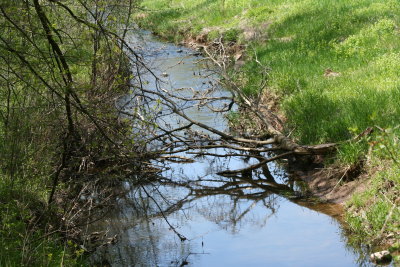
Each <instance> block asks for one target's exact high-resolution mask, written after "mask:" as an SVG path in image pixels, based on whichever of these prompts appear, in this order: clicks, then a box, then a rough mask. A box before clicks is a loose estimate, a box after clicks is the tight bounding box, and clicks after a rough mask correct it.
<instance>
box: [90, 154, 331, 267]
mask: <svg viewBox="0 0 400 267" xmlns="http://www.w3.org/2000/svg"><path fill="white" fill-rule="evenodd" d="M231 160H232V159H229V158H226V159H223V160H216V159H215V158H213V159H211V158H210V160H207V159H206V158H205V159H203V160H202V161H201V162H202V164H204V163H205V164H206V165H207V166H208V167H207V168H204V166H201V167H202V170H206V172H205V173H204V174H203V175H202V176H201V177H196V178H195V179H193V176H196V173H195V172H194V168H195V167H196V166H190V165H193V164H190V165H189V164H188V165H186V166H184V167H182V164H181V165H177V164H176V166H170V167H171V169H170V171H166V172H164V173H163V176H159V177H152V178H149V179H148V180H149V182H147V183H146V184H145V185H134V184H133V183H129V182H126V183H125V185H124V186H125V189H126V190H127V192H129V193H128V194H127V195H126V196H124V197H121V198H120V199H119V200H118V204H117V207H116V209H115V210H113V211H112V212H111V214H110V216H109V217H108V218H107V219H106V220H104V221H103V222H101V223H98V224H96V226H94V229H96V230H97V231H99V230H102V231H107V235H108V236H113V235H118V242H117V243H116V244H114V245H108V246H103V247H101V248H99V249H98V250H97V251H96V253H95V256H94V259H96V262H102V263H103V264H105V263H111V264H112V265H113V266H183V265H182V264H185V263H186V262H187V261H188V257H189V256H190V255H192V256H195V255H197V254H199V253H200V254H202V253H204V251H203V250H202V248H203V246H202V245H203V244H202V238H203V236H204V235H207V234H208V233H209V232H210V231H212V232H213V231H219V230H224V231H227V232H229V233H230V234H237V233H239V232H240V231H241V229H242V227H244V226H248V225H252V226H254V227H259V228H261V227H264V226H265V225H266V223H267V221H268V219H269V218H270V217H271V216H273V215H274V214H275V213H276V211H277V209H278V208H279V201H278V200H279V199H282V198H286V199H287V200H289V201H292V202H295V203H296V204H298V205H302V206H305V207H308V208H311V209H314V210H318V211H319V212H323V213H327V214H328V215H333V214H330V212H329V209H326V208H325V207H323V206H321V204H318V205H316V204H312V202H310V201H307V200H306V199H305V197H304V196H303V195H302V193H301V192H299V191H297V190H296V188H295V183H294V182H293V181H290V179H286V180H285V181H286V183H278V182H276V181H275V179H274V178H273V177H272V175H271V174H270V172H269V170H268V167H267V166H265V167H263V168H262V169H260V170H254V171H249V172H246V173H241V174H240V175H236V176H231V177H223V176H218V175H215V174H213V173H215V172H216V170H218V169H221V168H226V166H221V165H226V164H232V162H230V161H231ZM194 165H195V164H194ZM177 166H180V167H178V168H177ZM187 166H190V167H189V168H188V167H187ZM197 167H200V166H197ZM151 180H152V181H153V182H151ZM155 181H157V182H155ZM328 206H329V205H327V206H326V207H328ZM256 207H258V208H260V207H262V208H263V209H262V210H263V212H259V209H258V211H255V212H253V211H254V209H255V208H256ZM332 211H334V212H337V210H336V209H333V210H332ZM212 225H214V227H213V226H212ZM215 226H216V227H217V229H213V228H215ZM183 239H187V240H186V241H182V240H183Z"/></svg>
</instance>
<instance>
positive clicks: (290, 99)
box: [137, 0, 400, 243]
mask: <svg viewBox="0 0 400 267" xmlns="http://www.w3.org/2000/svg"><path fill="white" fill-rule="evenodd" d="M143 6H144V8H145V10H146V11H145V12H143V13H141V14H139V15H138V16H137V21H138V23H139V24H140V25H143V26H144V27H146V28H149V29H151V30H153V31H155V32H156V33H157V34H159V35H161V36H163V37H164V38H167V39H169V40H172V41H176V42H179V41H182V40H185V39H186V40H189V39H191V40H195V39H198V40H201V41H204V40H207V41H209V42H211V41H213V40H214V39H216V38H218V37H219V36H222V37H223V39H224V40H225V41H226V42H232V41H234V42H236V43H238V44H243V45H246V46H247V48H246V50H247V56H246V64H245V65H244V66H243V68H242V70H244V71H246V76H245V77H244V79H243V80H242V86H243V90H244V91H245V92H246V93H247V94H250V95H255V94H256V93H258V90H259V88H258V87H257V84H258V82H259V80H260V77H258V76H257V75H256V74H255V73H257V72H256V71H255V69H257V68H259V66H258V64H256V63H255V60H254V59H255V55H257V59H258V60H259V61H260V62H261V63H262V64H263V65H265V66H267V67H268V68H269V69H270V71H269V80H268V89H267V91H266V92H264V93H266V94H271V93H273V94H274V95H275V96H277V99H279V105H280V110H282V112H283V113H284V117H285V118H286V127H287V128H286V131H287V133H289V132H291V133H292V135H291V136H292V137H293V138H295V139H296V140H297V141H298V142H299V143H301V144H318V143H325V142H343V141H345V140H349V139H351V138H353V137H355V136H356V135H357V134H359V133H361V132H362V131H363V130H364V129H366V128H367V127H374V129H375V131H374V133H373V134H372V135H369V136H367V137H364V138H363V139H362V140H359V141H357V142H355V141H354V142H350V143H347V142H346V143H343V145H341V146H340V148H339V152H338V153H337V156H336V159H335V163H336V164H339V165H341V166H351V165H353V164H356V163H359V162H363V164H364V163H365V164H364V169H365V171H364V172H367V174H365V175H364V176H368V177H369V178H368V179H367V180H366V182H365V183H367V184H368V186H367V189H366V191H365V192H364V193H361V194H358V195H355V196H354V197H353V199H352V200H351V201H350V202H349V203H348V209H347V210H348V216H347V218H348V222H349V224H350V226H351V229H352V230H353V232H356V233H358V234H359V236H360V237H361V236H362V237H363V238H361V239H362V240H363V242H371V243H377V242H378V241H379V240H390V242H398V241H399V235H400V234H399V231H400V228H399V224H398V221H400V220H399V219H400V218H399V216H400V214H399V208H398V206H399V203H398V199H397V198H396V197H397V196H398V195H399V189H400V181H399V175H398V170H399V163H398V160H397V158H398V157H397V154H395V152H396V151H398V136H399V135H398V133H399V131H398V129H397V127H398V126H399V125H400V121H399V118H400V106H399V104H398V103H399V100H400V42H399V40H400V38H399V37H400V30H399V27H400V3H399V2H398V1H394V0H392V1H390V0H389V1H386V0H385V1H383V0H381V1H372V0H358V1H344V0H335V1H311V0H301V1H294V0H286V1H275V0H262V1H260V0H239V1H236V0H235V1H233V0H225V1H222V0H220V1H206V0H196V1H194V0H152V1H146V0H144V1H143ZM376 126H377V127H376ZM396 153H397V152H396ZM360 214H362V216H359V215H360ZM366 233H367V234H366Z"/></svg>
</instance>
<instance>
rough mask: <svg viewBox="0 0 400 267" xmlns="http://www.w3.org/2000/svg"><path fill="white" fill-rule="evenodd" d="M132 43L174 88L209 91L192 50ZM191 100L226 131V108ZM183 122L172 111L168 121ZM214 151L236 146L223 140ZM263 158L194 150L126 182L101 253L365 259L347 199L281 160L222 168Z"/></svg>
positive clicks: (100, 227)
mask: <svg viewBox="0 0 400 267" xmlns="http://www.w3.org/2000/svg"><path fill="white" fill-rule="evenodd" d="M132 43H133V44H134V45H135V46H137V47H141V48H142V52H143V53H144V54H145V55H144V57H146V59H147V60H149V62H148V64H149V65H151V66H152V68H153V69H154V72H155V73H156V74H159V75H164V76H165V79H164V80H165V82H164V83H163V86H165V88H168V90H173V89H177V88H196V90H207V85H210V84H212V83H213V82H214V81H213V78H215V77H214V76H212V75H211V76H208V77H205V76H207V75H202V76H200V75H198V74H199V73H207V72H206V71H205V70H204V69H202V65H201V64H198V63H197V62H198V61H199V60H201V58H199V57H196V56H191V55H190V54H192V53H193V51H191V50H189V49H186V48H181V47H177V46H174V45H172V44H164V43H160V42H158V41H157V40H154V39H153V37H152V36H151V35H149V34H145V35H144V36H142V37H141V38H139V37H138V35H133V36H132ZM144 77H146V75H144ZM151 79H152V78H151V76H147V80H148V82H147V85H146V86H147V87H148V88H151V86H154V81H151ZM190 90H192V89H186V90H181V92H182V94H186V93H188V91H190ZM217 94H218V95H222V96H224V95H229V93H228V92H224V91H219V92H218V93H217ZM128 100H129V101H135V98H134V97H131V98H129V99H127V101H128ZM130 104H132V103H127V106H128V105H130ZM185 105H186V106H183V108H184V109H185V112H186V113H187V114H188V115H190V116H192V117H194V118H195V119H197V120H199V121H201V122H203V123H206V124H208V125H212V126H214V127H217V128H218V129H220V130H227V129H226V128H227V126H226V122H225V119H224V117H223V115H222V114H218V113H213V112H211V111H210V110H208V109H207V108H205V107H193V106H191V104H190V103H185ZM162 112H166V114H168V112H167V111H162ZM157 123H160V122H159V121H158V122H157ZM180 123H184V122H180V120H179V119H178V118H177V117H176V116H173V115H171V114H168V116H167V115H166V116H164V117H163V124H162V126H167V125H171V124H175V125H180ZM209 152H211V153H214V154H225V153H228V154H229V153H231V152H230V151H229V150H224V149H221V148H216V149H214V150H211V151H209ZM182 155H185V156H186V157H188V155H187V154H184V153H182ZM189 156H190V155H189ZM257 162H258V161H257V159H256V158H251V157H249V156H248V155H245V154H243V157H213V156H203V157H195V162H194V163H190V164H178V163H172V164H169V165H168V167H169V168H168V170H166V171H164V172H163V173H162V174H160V176H159V177H157V179H154V180H153V181H154V182H148V183H147V184H146V185H145V186H144V185H134V184H133V183H131V182H129V181H127V182H126V183H125V184H124V187H125V189H126V191H127V192H128V193H127V195H126V196H124V197H121V198H120V199H119V200H118V205H116V206H117V208H116V209H115V210H113V211H112V212H111V213H110V214H109V215H108V217H107V218H105V219H104V220H103V221H101V222H99V223H97V224H96V225H95V226H93V227H94V228H95V229H96V230H97V231H104V232H107V236H114V235H117V240H118V242H116V243H115V244H109V245H107V246H103V247H101V248H99V249H98V250H97V251H96V253H95V255H94V257H93V259H94V261H96V262H98V263H101V264H104V265H107V264H110V265H112V266H186V265H188V266H358V265H365V266H367V265H368V263H367V262H365V261H363V260H359V258H360V257H361V258H362V255H361V256H360V254H358V253H357V252H355V251H354V250H353V249H351V248H349V247H347V246H346V239H345V238H344V237H343V236H342V234H341V232H342V231H341V227H340V224H339V223H338V221H337V219H338V218H339V217H340V213H341V211H340V207H338V206H335V205H329V204H318V203H315V202H313V201H312V200H310V199H306V198H305V197H304V196H303V195H302V193H301V192H300V191H299V189H298V187H297V186H296V184H295V183H294V182H293V181H291V180H290V179H289V178H288V177H287V176H286V174H285V172H284V169H283V168H281V167H280V166H279V165H276V164H275V163H269V165H268V167H269V168H260V169H259V170H254V171H248V172H244V173H241V174H239V175H237V176H232V177H222V176H219V175H217V174H216V173H217V172H219V171H223V170H226V169H240V168H243V167H246V166H249V165H250V164H254V163H257ZM269 170H272V171H271V172H272V176H271V175H270V173H269ZM133 180H137V179H133Z"/></svg>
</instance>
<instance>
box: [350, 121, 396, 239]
mask: <svg viewBox="0 0 400 267" xmlns="http://www.w3.org/2000/svg"><path fill="white" fill-rule="evenodd" d="M398 136H399V131H398V130H394V129H388V130H384V131H380V132H379V134H377V135H376V136H375V137H373V138H372V139H371V141H370V143H369V144H370V146H371V150H370V151H371V152H370V153H371V155H369V156H370V157H371V160H373V162H372V164H371V166H370V168H372V169H374V170H376V171H375V173H374V174H373V176H372V177H371V179H370V181H369V185H368V187H367V188H366V190H365V191H363V192H361V193H356V194H355V195H354V196H353V197H352V199H351V200H350V201H349V202H348V203H347V207H348V211H347V214H346V221H347V222H348V223H349V226H350V229H351V230H352V231H353V232H354V233H356V236H355V238H354V239H355V240H354V241H355V242H368V243H375V242H376V241H379V240H380V239H381V238H384V237H386V236H387V235H388V234H389V233H394V235H397V234H398V233H399V231H400V225H399V223H398V222H399V221H400V209H399V207H398V205H399V197H398V196H399V192H400V164H399V162H398V158H400V144H399V142H398ZM383 166H385V168H383ZM395 238H397V239H398V237H396V236H395Z"/></svg>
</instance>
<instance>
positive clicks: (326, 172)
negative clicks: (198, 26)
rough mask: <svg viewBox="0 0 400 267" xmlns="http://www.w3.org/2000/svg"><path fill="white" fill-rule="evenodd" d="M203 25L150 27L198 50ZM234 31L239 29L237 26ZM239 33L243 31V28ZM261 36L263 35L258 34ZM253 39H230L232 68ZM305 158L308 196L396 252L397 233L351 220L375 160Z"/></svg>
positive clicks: (363, 236)
mask: <svg viewBox="0 0 400 267" xmlns="http://www.w3.org/2000/svg"><path fill="white" fill-rule="evenodd" d="M143 17H146V14H145V13H139V15H137V17H136V19H141V18H143ZM138 24H139V25H140V27H141V28H144V29H146V25H145V24H141V23H140V21H138ZM203 26H204V27H203V30H202V31H200V33H198V34H195V35H193V33H191V32H190V31H188V32H182V31H177V32H174V33H171V32H168V33H167V34H165V33H162V32H157V31H156V30H155V29H156V28H152V29H150V30H152V31H153V34H155V35H156V36H158V37H159V38H161V39H163V40H166V41H172V42H175V43H177V44H179V45H183V46H186V47H189V48H192V49H195V50H198V51H203V53H204V47H205V48H207V49H212V47H213V44H212V42H210V41H209V38H208V36H207V35H208V33H209V32H210V31H208V30H207V28H206V26H207V25H203ZM204 29H205V30H204ZM238 31H239V32H240V30H238ZM250 32H252V33H253V34H252V35H257V34H256V31H255V30H254V31H251V30H250ZM239 34H243V32H241V33H239ZM220 37H221V38H220V39H222V37H223V36H222V35H221V36H220ZM261 38H267V37H265V36H261ZM214 39H215V38H214ZM216 39H218V38H216ZM255 41H257V40H254V39H253V38H249V39H248V40H245V41H244V42H243V40H242V41H241V43H240V44H237V43H236V42H233V43H232V42H230V48H228V49H227V51H228V52H229V53H228V55H229V56H231V57H233V58H234V60H235V64H233V65H232V68H237V67H239V68H240V67H241V66H242V65H244V64H245V63H246V62H247V58H246V54H245V53H246V47H247V46H248V45H249V44H250V43H251V42H255ZM264 41H265V40H264ZM268 93H271V95H270V96H266V95H267V94H268ZM263 97H264V98H265V99H266V100H267V101H268V104H269V106H272V107H273V108H272V109H273V112H275V115H277V116H278V117H280V119H281V120H282V121H283V122H284V121H285V116H283V115H282V112H281V110H280V109H279V103H280V102H279V101H280V99H279V98H278V97H275V95H274V92H268V91H265V92H264V94H263ZM260 112H261V111H260ZM365 156H367V155H365ZM306 161H307V162H308V163H309V164H311V165H312V166H314V167H313V168H311V169H310V168H302V167H299V166H297V167H295V168H294V169H295V170H294V172H293V177H295V179H298V180H301V181H303V182H305V183H306V184H307V188H308V192H309V193H310V194H311V195H312V196H315V197H318V198H319V199H320V200H321V201H323V202H328V203H335V204H339V205H341V206H342V207H343V208H344V214H343V218H344V221H345V223H346V224H347V225H349V227H348V228H347V229H346V230H347V231H349V232H350V233H352V234H353V235H354V236H355V238H354V242H356V243H364V244H368V245H369V246H372V247H377V248H385V249H387V248H390V250H391V251H394V252H395V255H398V251H399V245H398V244H399V240H400V237H399V236H398V233H397V232H396V230H395V231H392V230H389V229H383V232H381V233H380V236H379V237H378V239H377V238H376V237H373V234H371V229H369V227H370V225H368V224H364V225H360V224H358V225H356V226H355V224H354V222H353V219H354V218H357V217H359V216H362V217H365V213H366V212H367V209H368V208H369V207H368V206H365V207H361V206H358V207H355V206H357V204H355V203H354V202H355V200H354V199H357V198H359V197H360V196H362V194H363V193H364V192H367V191H369V190H373V189H372V185H371V183H372V181H373V178H372V177H375V176H377V175H378V173H379V171H380V168H379V167H378V166H377V165H376V164H371V165H370V166H369V165H368V166H367V165H366V164H365V161H364V160H363V159H360V161H357V162H355V163H354V164H351V165H343V164H340V163H333V164H332V163H328V164H325V162H326V161H330V162H332V158H330V159H329V160H325V159H324V157H320V156H315V157H308V158H307V159H306ZM301 165H302V164H301ZM303 167H304V165H303ZM367 194H368V193H367ZM367 202H368V200H367ZM386 221H387V220H386ZM357 223H358V222H357ZM396 253H397V254H396ZM398 260H399V259H398V256H397V258H396V261H398Z"/></svg>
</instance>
